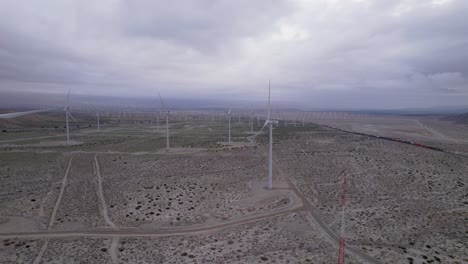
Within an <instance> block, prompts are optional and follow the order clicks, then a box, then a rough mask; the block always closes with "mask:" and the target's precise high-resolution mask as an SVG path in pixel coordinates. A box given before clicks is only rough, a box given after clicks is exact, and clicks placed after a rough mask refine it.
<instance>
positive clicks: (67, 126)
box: [63, 88, 78, 145]
mask: <svg viewBox="0 0 468 264" xmlns="http://www.w3.org/2000/svg"><path fill="white" fill-rule="evenodd" d="M63 110H64V111H65V126H66V128H67V145H70V127H69V125H68V118H69V117H70V118H71V119H73V121H75V123H77V124H78V122H77V121H76V119H75V118H74V117H73V116H72V114H71V113H70V88H68V95H67V103H66V105H65V108H64V109H63Z"/></svg>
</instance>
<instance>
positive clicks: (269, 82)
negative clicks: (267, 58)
mask: <svg viewBox="0 0 468 264" xmlns="http://www.w3.org/2000/svg"><path fill="white" fill-rule="evenodd" d="M270 84H271V81H268V118H267V120H270V90H271V89H270Z"/></svg>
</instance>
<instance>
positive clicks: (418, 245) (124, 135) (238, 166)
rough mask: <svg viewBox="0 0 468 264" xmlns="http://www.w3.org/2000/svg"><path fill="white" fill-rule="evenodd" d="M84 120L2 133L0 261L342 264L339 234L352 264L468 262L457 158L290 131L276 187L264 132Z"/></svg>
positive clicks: (22, 124)
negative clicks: (67, 126) (270, 180)
mask: <svg viewBox="0 0 468 264" xmlns="http://www.w3.org/2000/svg"><path fill="white" fill-rule="evenodd" d="M76 119H77V120H76V121H77V123H76V124H75V123H73V125H72V126H71V131H70V143H69V144H67V143H66V138H65V134H64V132H65V130H64V128H63V118H62V117H61V116H59V115H57V114H56V113H53V112H52V113H43V114H33V115H29V116H24V117H20V118H17V119H14V121H13V120H2V123H1V125H2V130H3V132H2V133H1V135H0V177H1V182H2V184H1V186H0V238H1V240H2V243H1V244H0V248H1V250H0V262H1V263H35V264H38V263H336V262H337V257H338V251H339V238H340V235H342V234H343V233H342V228H343V227H342V224H343V223H344V224H345V225H344V230H345V232H344V234H345V235H344V238H345V245H346V247H345V259H346V263H467V262H468V250H467V248H468V231H467V223H468V180H467V177H466V175H468V157H467V156H466V155H463V153H461V152H462V151H460V153H455V152H441V151H437V150H434V149H430V148H425V147H421V146H416V145H411V144H406V143H402V142H397V141H391V140H388V139H384V138H376V137H370V136H366V135H362V134H353V133H349V132H345V131H342V130H337V129H336V128H334V127H332V123H333V122H336V120H335V121H329V122H328V123H327V124H318V122H304V124H302V123H301V124H300V125H299V124H297V125H296V126H293V125H286V123H287V121H286V120H280V121H279V123H278V124H276V125H274V126H273V142H274V144H273V188H271V189H269V188H267V187H268V185H267V183H268V181H267V175H268V133H267V132H268V131H267V130H261V128H262V126H263V123H264V122H265V121H264V120H261V121H260V122H257V121H256V120H255V121H253V122H252V126H253V127H251V126H250V125H249V123H250V121H251V120H250V119H249V117H248V116H244V117H241V118H239V120H237V119H235V120H233V122H232V139H231V142H228V123H227V120H226V117H225V116H224V115H222V114H204V115H201V114H192V115H189V116H188V117H187V115H181V114H179V115H177V114H175V115H173V117H171V120H170V122H169V129H170V147H169V148H167V145H166V132H167V131H166V127H165V124H164V123H162V122H161V124H157V123H156V122H155V120H154V119H153V118H148V117H138V118H137V117H130V116H129V117H127V118H121V119H120V118H116V117H115V116H113V115H109V116H103V117H102V119H101V120H102V121H101V122H102V124H101V127H100V130H99V131H98V130H97V127H96V125H95V123H94V120H93V116H92V115H89V114H87V113H77V114H76ZM380 122H381V123H382V122H383V123H385V122H388V121H386V120H385V119H382V120H381V121H380ZM418 122H419V121H414V122H413V123H416V124H417V127H416V128H417V129H419V130H415V129H416V128H413V127H408V128H407V130H408V132H407V133H427V134H428V135H429V133H433V134H436V137H437V138H436V139H439V140H442V134H440V135H439V134H437V133H434V132H433V131H431V130H430V129H428V128H425V126H428V127H429V126H430V127H434V130H435V131H437V130H438V129H439V127H440V126H437V127H436V126H433V125H432V123H430V122H429V121H421V123H418ZM39 123H40V124H42V126H39V125H38V124H39ZM341 124H344V125H347V126H353V123H352V121H349V120H348V121H347V123H345V122H342V123H341ZM355 124H356V126H358V127H362V126H361V125H360V123H359V122H357V121H356V123H355ZM344 125H343V126H344ZM374 126H375V125H374ZM366 127H369V126H366ZM342 128H343V127H342ZM423 129H426V131H425V132H424V131H422V130H423ZM460 129H461V128H460ZM428 130H429V131H428ZM252 131H254V132H252ZM449 136H450V135H447V138H443V139H444V140H447V141H448V142H449V144H448V145H449V146H453V144H458V143H457V142H454V141H453V140H454V139H453V137H449ZM425 139H426V140H427V141H431V138H430V137H429V136H427V137H426V138H425ZM462 140H465V141H466V138H464V139H462ZM434 142H435V143H434V144H436V143H437V144H438V142H439V141H437V140H435V141H434ZM439 143H440V142H439ZM460 144H461V146H463V144H464V143H463V142H461V143H460ZM344 177H346V208H345V210H343V204H342V198H343V197H342V195H343V188H342V187H343V178H344Z"/></svg>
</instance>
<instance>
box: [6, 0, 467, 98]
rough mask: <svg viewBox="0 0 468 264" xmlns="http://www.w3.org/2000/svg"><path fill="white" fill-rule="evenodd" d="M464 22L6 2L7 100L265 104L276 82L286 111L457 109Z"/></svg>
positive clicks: (452, 16) (409, 15) (344, 4)
mask: <svg viewBox="0 0 468 264" xmlns="http://www.w3.org/2000/svg"><path fill="white" fill-rule="evenodd" d="M467 11H468V2H467V1H463V0H452V1H450V0H432V1H429V0H400V1H393V0H392V1H390V0H379V1H377V0H375V1H371V0H348V1H337V0H317V1H306V0H282V1H272V0H260V1H247V0H241V1H227V0H222V1H214V0H202V1H150V0H135V1H119V0H102V1H89V2H88V1H73V0H63V1H59V0H47V1H31V2H30V3H28V4H22V3H20V2H17V1H3V2H0V92H1V91H2V90H7V89H15V90H34V89H35V90H37V91H44V90H46V91H48V92H51V91H58V92H62V91H63V90H66V89H67V87H73V89H74V90H76V91H77V92H79V93H86V94H120V95H145V94H147V93H148V92H150V91H153V90H154V88H155V87H158V88H160V89H162V90H163V93H164V94H166V95H167V96H172V97H193V96H199V97H203V98H205V97H212V98H213V97H226V96H229V97H235V98H237V99H252V98H254V99H257V100H258V99H263V98H264V95H265V84H266V80H267V79H268V78H272V79H273V83H274V87H275V90H274V92H273V96H274V97H275V98H277V99H278V100H280V99H281V100H287V101H289V102H294V101H297V102H304V104H307V103H305V102H306V101H307V100H308V98H321V99H320V100H316V101H314V104H315V105H317V106H329V105H330V104H331V103H332V102H333V105H335V106H337V107H340V104H341V105H342V106H345V105H346V106H347V107H349V106H353V105H354V106H358V107H359V106H365V105H368V106H371V105H372V106H375V107H378V106H379V105H385V106H386V107H392V106H393V107H399V106H407V104H408V103H409V102H413V104H414V105H421V106H424V105H425V104H428V105H430V104H435V103H437V98H438V96H443V97H444V103H450V102H453V103H457V102H458V101H460V100H462V99H467V100H468V20H467V19H465V16H466V13H467ZM340 97H342V98H343V100H336V98H340ZM403 97H404V98H405V100H401V98H403ZM455 97H456V99H453V98H455ZM359 98H366V100H359ZM460 98H462V99H460ZM310 101H313V99H310ZM344 101H346V103H344ZM363 104H365V105H363Z"/></svg>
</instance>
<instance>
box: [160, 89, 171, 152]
mask: <svg viewBox="0 0 468 264" xmlns="http://www.w3.org/2000/svg"><path fill="white" fill-rule="evenodd" d="M158 95H159V101H160V102H161V106H162V110H163V111H162V112H163V113H164V116H163V119H164V118H166V149H169V114H170V113H171V110H166V107H164V102H163V100H162V97H161V93H160V92H159V90H158Z"/></svg>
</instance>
